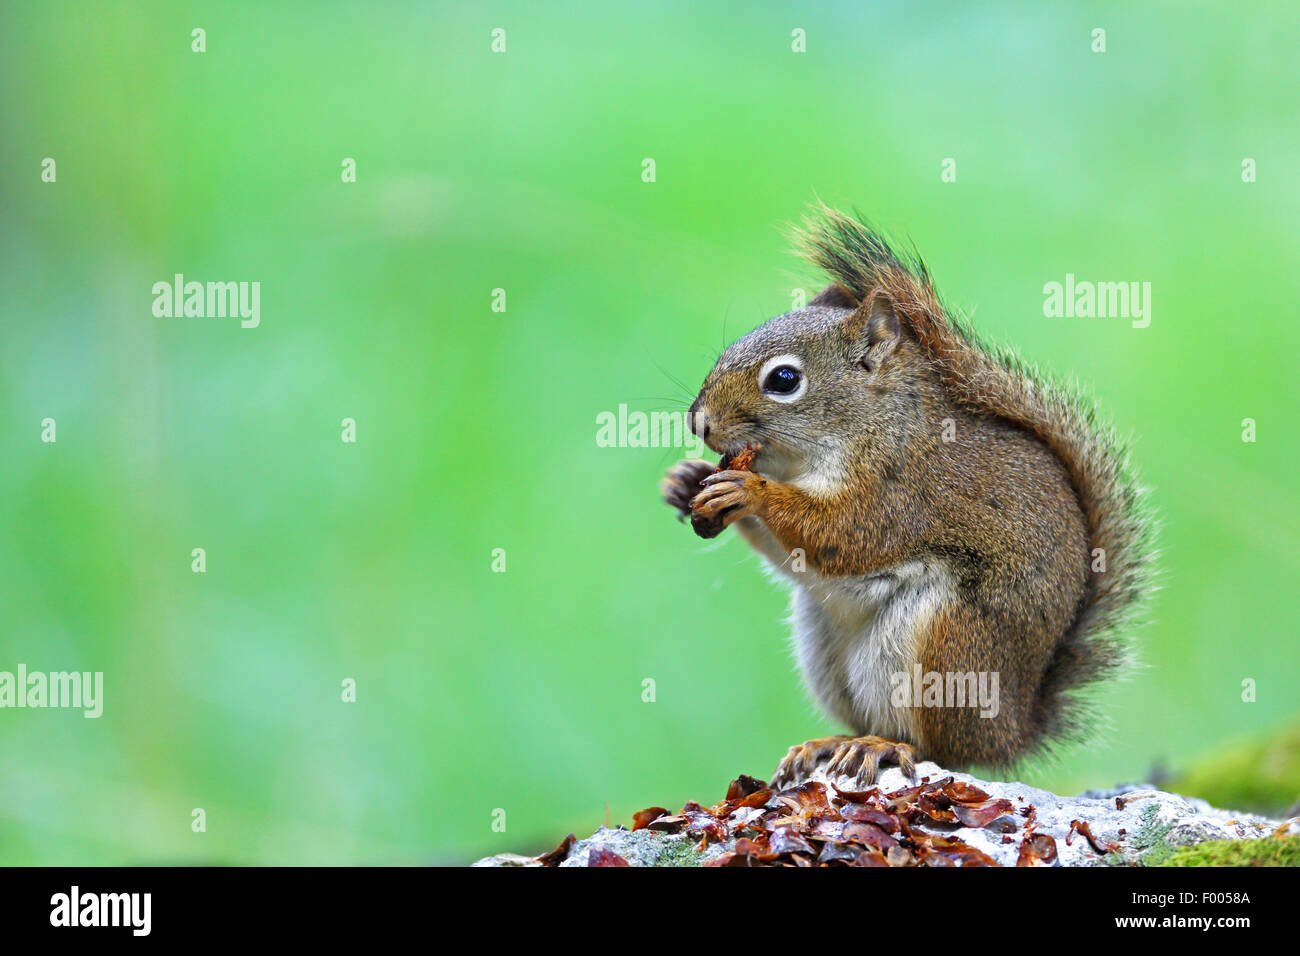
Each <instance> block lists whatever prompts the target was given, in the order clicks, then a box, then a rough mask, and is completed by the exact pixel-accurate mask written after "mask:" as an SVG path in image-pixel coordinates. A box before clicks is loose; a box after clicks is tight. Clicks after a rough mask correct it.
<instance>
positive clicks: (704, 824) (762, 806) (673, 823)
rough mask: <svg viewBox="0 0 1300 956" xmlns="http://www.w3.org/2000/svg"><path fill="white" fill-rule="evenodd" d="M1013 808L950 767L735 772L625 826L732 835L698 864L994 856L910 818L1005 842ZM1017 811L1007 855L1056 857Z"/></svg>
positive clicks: (1030, 813)
mask: <svg viewBox="0 0 1300 956" xmlns="http://www.w3.org/2000/svg"><path fill="white" fill-rule="evenodd" d="M1015 814H1016V808H1015V807H1014V806H1013V805H1012V803H1011V801H1010V800H1006V799H996V798H993V797H990V796H989V795H988V794H987V793H985V792H984V791H983V790H981V789H979V788H978V787H974V786H971V785H970V784H967V783H963V782H962V781H959V780H956V779H954V778H953V777H944V778H942V779H940V780H935V781H931V780H930V779H929V778H928V777H927V778H922V780H921V782H920V783H919V784H917V785H916V786H914V787H906V788H904V789H902V790H895V791H893V792H891V793H881V792H880V790H879V788H873V789H870V790H864V791H861V792H855V791H852V790H839V789H837V788H835V787H830V788H828V787H827V786H826V785H825V784H823V783H819V782H816V781H810V782H808V783H804V784H801V785H799V786H797V787H791V788H790V789H788V790H781V791H775V790H773V789H771V788H770V787H768V786H767V784H765V783H764V782H763V781H761V780H758V779H755V778H754V777H749V776H745V775H741V776H740V777H739V778H737V779H736V780H733V781H732V782H731V785H730V786H729V787H728V788H727V795H726V797H725V798H724V799H723V800H722V801H721V802H720V803H718V804H715V805H714V806H712V807H707V808H706V807H702V806H700V804H698V803H695V802H693V801H692V802H689V803H687V804H686V805H685V806H684V807H682V809H681V812H679V813H669V812H668V811H667V810H666V809H665V808H663V807H650V808H648V809H645V810H642V811H640V812H639V813H637V814H636V815H635V816H634V818H633V827H632V828H633V829H634V830H642V829H649V830H657V831H660V832H663V833H685V834H687V835H688V836H690V837H693V838H694V837H698V838H699V843H698V844H697V846H696V849H698V850H700V851H703V850H704V849H705V848H707V847H708V846H709V845H710V844H714V843H723V842H726V841H727V840H728V839H729V838H731V837H735V838H736V841H735V846H734V848H733V849H731V850H728V851H727V852H725V853H723V854H722V855H721V856H719V857H718V858H717V859H714V860H710V861H709V862H708V863H706V864H705V865H706V866H796V867H806V866H998V865H999V864H998V863H997V861H995V860H994V859H993V858H992V857H990V856H989V855H988V854H986V853H984V852H983V851H981V850H979V849H977V848H975V847H973V846H971V845H970V844H968V843H966V842H965V841H963V840H961V839H960V838H958V837H956V836H943V835H941V834H936V833H931V832H927V831H926V830H923V829H921V828H920V827H919V824H925V825H926V826H927V827H930V828H932V827H934V826H940V827H943V826H948V827H952V828H953V829H956V828H957V827H962V826H965V827H977V828H985V827H990V828H993V830H994V832H1001V833H1002V834H1003V837H1002V840H1003V842H1005V843H1010V842H1012V840H1013V838H1012V837H1011V836H1010V835H1009V834H1011V833H1014V832H1016V831H1018V830H1020V828H1021V827H1020V823H1019V822H1018V821H1017V820H1016V818H1015ZM1019 815H1020V816H1024V817H1026V818H1027V821H1026V826H1025V829H1024V834H1023V838H1022V841H1021V845H1020V857H1019V862H1018V863H1017V864H1016V865H1017V866H1043V865H1050V864H1051V863H1052V862H1053V861H1055V859H1056V841H1055V839H1054V838H1053V837H1051V836H1049V835H1047V834H1043V833H1035V832H1034V819H1033V818H1034V808H1033V807H1032V806H1027V807H1024V808H1022V809H1021V810H1020V811H1019ZM1081 829H1082V828H1081ZM569 839H570V840H571V839H572V838H571V837H570V838H569ZM566 842H567V841H566ZM568 850H569V847H568V846H566V845H564V844H561V846H560V847H559V848H557V849H556V850H555V851H552V852H551V853H548V854H546V855H545V856H544V857H539V859H540V860H542V861H543V862H547V863H549V864H550V865H552V866H554V865H556V864H557V863H558V861H559V860H560V859H563V858H564V856H565V855H567V853H568ZM588 865H590V866H626V865H627V863H626V861H624V860H623V859H622V857H620V856H618V854H616V853H613V852H612V851H609V850H607V849H604V848H601V853H600V854H599V856H598V855H597V853H596V852H595V848H593V851H592V853H591V854H590V862H589V864H588Z"/></svg>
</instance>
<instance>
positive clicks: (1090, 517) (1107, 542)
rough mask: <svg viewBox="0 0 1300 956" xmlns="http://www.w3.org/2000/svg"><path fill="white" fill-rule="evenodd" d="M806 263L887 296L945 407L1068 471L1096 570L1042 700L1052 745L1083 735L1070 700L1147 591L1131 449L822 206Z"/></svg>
mask: <svg viewBox="0 0 1300 956" xmlns="http://www.w3.org/2000/svg"><path fill="white" fill-rule="evenodd" d="M795 235H796V239H797V241H798V243H799V245H800V246H801V248H802V251H803V254H804V255H805V257H806V258H807V259H808V260H809V261H810V262H812V263H813V264H814V265H816V266H818V267H820V268H822V269H824V270H825V271H826V272H828V273H829V274H830V275H831V276H832V278H833V279H834V281H835V283H836V284H837V285H839V286H840V287H841V288H842V289H843V290H844V291H845V292H847V293H848V295H849V297H850V298H851V299H852V300H853V301H855V302H859V303H861V302H865V301H866V300H867V299H869V298H870V297H871V295H872V294H873V293H875V292H877V291H883V292H884V293H885V294H886V295H888V296H889V297H890V298H891V299H892V300H893V304H894V308H895V311H896V313H897V314H898V316H899V318H900V319H901V320H902V321H903V322H904V323H906V324H908V325H909V326H910V328H911V329H912V331H913V332H914V333H915V335H916V337H917V339H918V340H919V341H920V344H921V348H922V349H923V350H924V352H925V353H926V354H927V355H928V357H929V358H930V360H931V361H932V362H933V364H934V366H935V367H936V368H937V370H938V372H939V375H940V378H941V380H942V382H943V384H944V386H945V388H946V389H947V390H948V392H949V394H950V396H951V397H952V398H953V399H954V400H955V401H956V402H958V403H959V404H961V405H963V406H965V407H967V408H969V409H971V410H972V411H974V412H977V413H984V414H990V415H997V416H999V417H1001V418H1005V419H1007V420H1009V421H1012V422H1015V423H1016V424H1018V425H1020V426H1021V427H1023V428H1025V429H1026V430H1028V431H1030V432H1031V433H1033V434H1034V435H1036V436H1037V437H1038V438H1039V439H1040V440H1041V441H1042V442H1043V443H1044V444H1045V445H1047V447H1048V448H1050V449H1051V451H1052V452H1053V453H1054V454H1055V455H1056V456H1057V457H1058V458H1059V459H1060V460H1061V461H1062V462H1063V463H1064V464H1065V466H1066V468H1067V470H1068V471H1069V474H1070V479H1071V481H1072V483H1073V485H1074V489H1075V492H1076V493H1077V495H1078V497H1079V505H1080V507H1081V509H1082V511H1083V515H1084V519H1085V521H1086V523H1087V529H1088V540H1089V547H1090V548H1091V549H1092V570H1093V573H1091V574H1090V575H1089V576H1088V581H1087V586H1086V590H1085V594H1084V598H1083V601H1082V603H1081V605H1080V609H1079V613H1078V616H1077V617H1076V619H1075V621H1074V624H1073V625H1072V627H1071V628H1070V630H1069V632H1068V633H1067V634H1066V635H1065V636H1064V637H1063V638H1062V639H1061V640H1060V641H1059V642H1058V643H1057V646H1056V650H1055V653H1054V655H1053V658H1052V660H1051V663H1050V664H1049V665H1048V669H1047V672H1046V674H1045V676H1044V680H1043V686H1042V689H1041V692H1040V704H1041V705H1042V706H1041V710H1040V713H1041V714H1042V715H1043V716H1044V717H1045V718H1047V719H1049V720H1050V721H1051V723H1049V725H1048V726H1047V727H1045V728H1044V729H1045V730H1046V732H1047V734H1048V735H1049V736H1058V737H1073V736H1077V735H1079V734H1080V733H1082V732H1083V731H1084V730H1085V729H1086V724H1087V721H1086V720H1085V714H1084V710H1083V707H1082V705H1081V702H1080V701H1078V700H1075V699H1073V698H1074V695H1073V693H1072V692H1073V691H1075V690H1077V689H1078V688H1080V687H1082V686H1084V685H1086V684H1089V683H1091V682H1093V681H1097V680H1101V679H1104V678H1106V677H1110V676H1112V675H1114V674H1115V673H1116V672H1118V671H1119V670H1121V669H1122V668H1123V667H1124V666H1125V665H1126V664H1127V663H1128V662H1129V661H1130V660H1131V658H1132V642H1131V638H1130V636H1129V635H1128V633H1127V630H1128V628H1129V627H1130V626H1131V625H1132V624H1133V623H1134V621H1133V618H1134V615H1135V612H1136V611H1137V609H1138V608H1139V606H1140V603H1141V600H1142V598H1143V597H1144V596H1145V595H1146V594H1147V593H1148V592H1149V591H1150V590H1151V589H1152V587H1153V557H1154V555H1155V547H1154V539H1155V524H1154V521H1153V519H1152V517H1151V515H1150V512H1149V509H1148V507H1147V505H1146V501H1145V497H1146V496H1145V490H1144V489H1143V488H1142V487H1141V486H1140V485H1139V484H1138V482H1137V480H1136V478H1135V477H1134V475H1133V472H1132V470H1131V469H1130V467H1129V462H1128V447H1127V444H1126V443H1125V442H1124V441H1122V440H1121V439H1120V438H1119V437H1118V436H1117V435H1116V433H1115V430H1114V429H1113V428H1112V427H1110V426H1109V425H1108V424H1106V423H1103V422H1100V421H1099V420H1098V417H1097V413H1096V408H1095V407H1094V405H1093V404H1092V402H1091V401H1090V400H1089V399H1088V398H1087V397H1086V396H1084V395H1083V394H1082V393H1081V392H1080V390H1079V389H1078V387H1077V386H1075V385H1073V384H1065V383H1061V382H1056V381H1054V380H1052V379H1051V378H1050V377H1049V376H1047V375H1046V374H1044V373H1043V372H1042V371H1041V370H1039V369H1038V368H1037V367H1035V366H1033V365H1032V364H1030V363H1028V362H1025V361H1024V360H1023V359H1021V358H1020V357H1019V356H1018V355H1016V354H1015V353H1014V352H1012V351H1011V350H1009V349H1005V348H999V347H994V346H990V345H987V344H985V343H983V342H981V341H980V339H979V336H978V335H977V334H976V332H975V330H974V329H973V328H972V327H971V325H970V323H969V321H967V320H966V319H965V318H964V317H961V316H959V315H955V314H950V313H949V311H948V310H947V309H945V308H944V307H943V305H942V303H941V302H940V301H939V298H938V296H937V295H936V293H935V291H934V286H933V284H932V283H931V281H930V276H929V273H928V272H927V271H926V268H925V264H924V263H923V262H922V261H921V260H920V258H919V257H918V256H916V255H914V254H913V255H908V254H900V253H898V252H895V251H894V250H893V249H892V248H891V247H890V246H889V244H888V243H887V241H886V240H885V239H884V238H883V237H882V236H881V235H880V234H879V233H878V232H876V231H874V230H873V229H871V228H870V227H869V226H867V225H865V224H863V223H862V222H860V221H859V220H857V219H855V218H853V217H850V216H847V215H844V214H843V213H839V212H836V211H835V210H833V209H830V208H829V207H827V206H825V205H821V206H820V207H819V208H818V209H816V210H815V211H814V214H813V216H812V217H811V218H810V219H809V221H808V222H807V223H806V225H805V227H804V228H803V229H801V230H797V231H796V234H795Z"/></svg>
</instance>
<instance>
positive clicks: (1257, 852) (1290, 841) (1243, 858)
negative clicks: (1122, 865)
mask: <svg viewBox="0 0 1300 956" xmlns="http://www.w3.org/2000/svg"><path fill="white" fill-rule="evenodd" d="M1143 863H1146V864H1147V865H1155V866H1300V837H1296V836H1292V837H1265V838H1264V839H1262V840H1207V841H1206V842H1204V843H1197V844H1196V845H1194V846H1184V847H1179V848H1178V849H1176V850H1173V851H1172V852H1171V853H1169V854H1168V855H1167V857H1166V858H1165V859H1164V860H1163V861H1162V862H1160V863H1156V864H1151V863H1149V862H1148V861H1147V859H1146V858H1143Z"/></svg>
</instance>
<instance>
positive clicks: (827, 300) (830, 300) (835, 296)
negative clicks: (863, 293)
mask: <svg viewBox="0 0 1300 956" xmlns="http://www.w3.org/2000/svg"><path fill="white" fill-rule="evenodd" d="M808 304H809V305H822V306H826V307H827V308H831V309H856V308H857V307H858V300H857V297H856V296H854V294H853V293H852V292H850V291H849V290H848V289H846V288H844V286H842V285H840V284H839V283H838V282H833V283H831V284H830V285H828V286H827V287H826V288H824V289H822V290H821V291H820V292H818V293H817V295H816V296H814V297H813V300H812V301H811V302H809V303H808Z"/></svg>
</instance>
